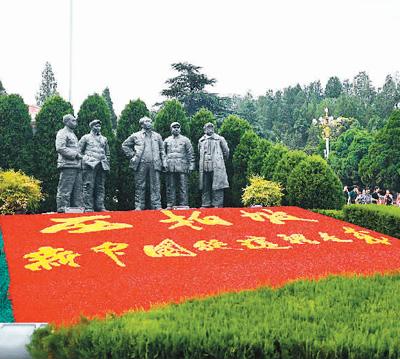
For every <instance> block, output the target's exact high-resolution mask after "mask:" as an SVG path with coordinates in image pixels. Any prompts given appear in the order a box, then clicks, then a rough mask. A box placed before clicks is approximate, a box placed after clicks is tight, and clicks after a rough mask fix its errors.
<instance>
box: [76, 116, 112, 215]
mask: <svg viewBox="0 0 400 359" xmlns="http://www.w3.org/2000/svg"><path fill="white" fill-rule="evenodd" d="M89 127H90V133H88V134H86V135H84V136H83V137H82V138H81V139H80V140H79V152H80V153H81V155H82V156H83V160H82V168H83V173H82V177H83V202H84V205H85V212H93V211H98V212H102V211H106V208H105V206H104V197H105V181H106V173H107V172H109V171H110V148H109V146H108V141H107V138H106V137H104V136H103V135H102V134H101V132H100V131H101V121H100V120H93V121H92V122H90V123H89Z"/></svg>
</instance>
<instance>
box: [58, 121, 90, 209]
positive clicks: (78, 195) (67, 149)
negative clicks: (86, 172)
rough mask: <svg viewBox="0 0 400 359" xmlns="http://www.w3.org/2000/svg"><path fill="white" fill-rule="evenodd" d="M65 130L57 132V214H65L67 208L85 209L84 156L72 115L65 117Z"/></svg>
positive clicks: (75, 122)
mask: <svg viewBox="0 0 400 359" xmlns="http://www.w3.org/2000/svg"><path fill="white" fill-rule="evenodd" d="M63 122H64V125H65V126H64V128H62V129H61V130H59V131H58V132H57V136H56V151H57V153H58V159H57V168H58V169H59V170H60V178H59V181H58V187H57V196H56V201H57V212H59V213H63V212H65V209H66V208H67V207H83V200H82V163H81V159H82V155H81V154H80V153H79V148H78V138H77V137H76V135H75V133H74V129H75V128H76V126H77V121H76V118H75V117H74V116H72V115H65V116H64V117H63Z"/></svg>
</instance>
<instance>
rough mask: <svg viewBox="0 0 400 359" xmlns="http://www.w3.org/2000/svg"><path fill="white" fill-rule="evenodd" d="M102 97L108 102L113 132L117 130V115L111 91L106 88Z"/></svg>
mask: <svg viewBox="0 0 400 359" xmlns="http://www.w3.org/2000/svg"><path fill="white" fill-rule="evenodd" d="M101 96H103V98H104V100H106V103H107V106H108V109H109V111H110V115H111V117H110V118H111V125H112V128H113V130H115V129H116V128H117V115H116V114H115V111H114V106H113V102H112V100H111V95H110V89H109V88H108V87H106V88H105V89H104V90H103V93H102V94H101Z"/></svg>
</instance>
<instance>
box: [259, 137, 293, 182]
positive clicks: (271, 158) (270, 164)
mask: <svg viewBox="0 0 400 359" xmlns="http://www.w3.org/2000/svg"><path fill="white" fill-rule="evenodd" d="M287 152H288V148H287V147H286V146H284V145H281V144H280V143H277V144H274V145H273V146H272V147H271V148H270V150H269V152H268V153H267V154H266V156H265V157H264V158H263V162H262V167H261V175H262V176H263V177H264V178H266V179H268V180H272V178H274V174H275V170H276V167H277V164H278V163H279V161H280V160H281V159H282V157H283V156H284V155H285V154H286V153H287Z"/></svg>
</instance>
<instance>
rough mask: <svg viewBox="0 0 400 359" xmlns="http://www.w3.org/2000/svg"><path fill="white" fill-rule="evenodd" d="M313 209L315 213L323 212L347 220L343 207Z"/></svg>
mask: <svg viewBox="0 0 400 359" xmlns="http://www.w3.org/2000/svg"><path fill="white" fill-rule="evenodd" d="M312 211H313V212H315V213H319V214H323V215H325V216H328V217H332V218H335V219H340V220H341V221H344V220H345V219H344V213H343V211H342V210H341V209H313V210H312Z"/></svg>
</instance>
